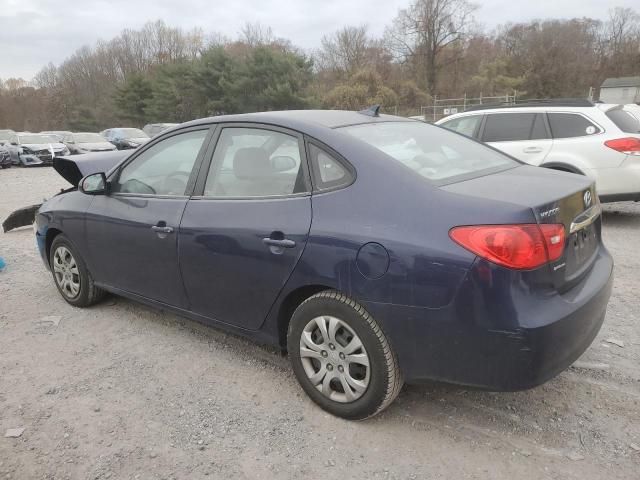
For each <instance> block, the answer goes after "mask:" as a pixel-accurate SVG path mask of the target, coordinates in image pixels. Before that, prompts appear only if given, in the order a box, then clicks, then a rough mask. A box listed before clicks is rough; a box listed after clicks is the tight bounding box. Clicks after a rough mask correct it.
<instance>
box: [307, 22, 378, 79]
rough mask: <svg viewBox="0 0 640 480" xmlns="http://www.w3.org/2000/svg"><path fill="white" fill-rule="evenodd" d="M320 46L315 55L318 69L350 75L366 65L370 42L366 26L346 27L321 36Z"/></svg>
mask: <svg viewBox="0 0 640 480" xmlns="http://www.w3.org/2000/svg"><path fill="white" fill-rule="evenodd" d="M321 44H322V47H321V48H320V50H319V51H318V52H317V54H316V59H317V62H318V67H319V68H320V69H322V70H332V71H336V72H345V73H347V74H349V75H350V74H352V73H354V72H355V71H357V70H360V69H362V68H363V67H365V65H366V64H367V62H368V60H369V53H370V48H371V46H372V40H371V39H370V38H369V36H368V35H367V26H366V25H361V26H359V27H353V26H347V27H342V28H341V29H340V30H337V31H336V32H334V33H333V34H331V35H325V36H323V37H322V40H321Z"/></svg>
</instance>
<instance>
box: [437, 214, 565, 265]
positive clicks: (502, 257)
mask: <svg viewBox="0 0 640 480" xmlns="http://www.w3.org/2000/svg"><path fill="white" fill-rule="evenodd" d="M449 236H450V237H451V238H452V239H453V241H455V242H456V243H458V244H459V245H461V246H462V247H464V248H466V249H467V250H469V251H471V252H473V253H475V254H476V255H478V256H479V257H482V258H484V259H486V260H489V261H490V262H493V263H497V264H498V265H502V266H503V267H507V268H513V269H516V270H531V269H534V268H537V267H539V266H540V265H544V264H545V263H547V262H553V261H555V260H558V259H559V258H560V257H561V256H562V253H563V252H564V244H565V233H564V225H562V224H542V225H538V224H536V223H532V224H521V225H473V226H465V227H455V228H452V229H451V230H450V231H449Z"/></svg>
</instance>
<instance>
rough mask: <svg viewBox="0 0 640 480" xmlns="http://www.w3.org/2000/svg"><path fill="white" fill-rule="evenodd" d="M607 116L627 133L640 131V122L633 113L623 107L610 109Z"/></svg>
mask: <svg viewBox="0 0 640 480" xmlns="http://www.w3.org/2000/svg"><path fill="white" fill-rule="evenodd" d="M607 117H609V120H611V121H612V122H613V123H615V124H616V126H617V127H618V128H619V129H620V130H622V131H623V132H625V133H640V122H639V121H638V119H637V118H636V117H634V116H633V115H632V114H631V113H629V112H625V111H624V110H622V109H621V108H616V109H614V110H609V111H608V112H607Z"/></svg>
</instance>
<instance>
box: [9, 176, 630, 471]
mask: <svg viewBox="0 0 640 480" xmlns="http://www.w3.org/2000/svg"><path fill="white" fill-rule="evenodd" d="M61 187H65V181H64V180H63V179H62V178H60V177H58V176H57V174H56V173H55V172H54V171H53V170H52V169H48V168H42V169H31V170H28V169H15V168H14V169H9V170H3V171H0V219H4V218H5V217H6V216H7V215H8V214H9V213H10V212H11V211H13V210H14V209H16V208H19V207H22V206H26V205H29V204H31V203H36V202H38V201H40V200H41V199H42V197H44V196H51V195H52V194H53V193H55V192H56V191H57V190H58V189H59V188H61ZM604 225H605V227H604V236H605V241H606V243H607V245H608V247H609V248H610V250H611V251H612V253H613V255H614V257H615V259H616V261H617V265H616V281H615V287H614V291H613V296H612V298H611V303H610V304H609V311H608V314H607V318H606V322H605V324H604V327H603V329H602V331H601V333H600V335H599V336H598V338H597V339H596V341H595V342H594V343H593V345H592V346H591V348H589V350H588V351H587V352H586V353H585V354H584V355H583V357H582V358H581V359H580V360H579V362H578V363H576V365H574V366H573V367H571V368H570V369H569V370H568V371H566V372H564V373H562V374H561V375H559V376H558V377H557V378H555V379H554V380H552V381H550V382H549V383H547V384H546V385H544V386H542V387H539V388H536V389H534V390H530V391H527V392H520V393H507V394H505V393H499V394H496V393H488V392H479V391H471V390H466V389H463V388H460V387H454V386H447V385H440V384H430V385H423V386H410V387H405V388H404V389H403V391H402V393H401V394H400V396H399V397H398V399H397V400H396V402H395V403H394V404H393V405H392V406H391V407H390V408H389V409H388V410H387V411H386V412H385V413H383V414H382V415H379V416H378V417H376V418H374V419H372V420H369V421H365V422H358V423H353V422H347V421H343V420H340V419H337V418H334V417H331V416H330V415H328V414H325V413H324V412H323V411H322V410H320V409H319V408H317V407H316V406H315V405H314V404H312V402H311V401H310V400H308V399H307V398H306V396H305V395H304V394H303V392H302V390H301V389H300V388H299V387H298V385H297V383H296V381H295V379H294V378H293V374H292V372H291V370H290V368H289V364H288V362H287V359H286V358H283V357H281V356H280V355H279V354H278V353H277V352H275V351H272V350H267V349H265V348H263V347H259V346H256V345H254V344H252V343H250V342H247V341H245V340H243V339H239V338H237V337H234V336H232V335H228V334H226V333H223V332H221V331H218V330H215V329H211V328H208V327H204V326H201V325H199V324H196V323H194V322H191V321H189V320H185V319H183V318H181V317H178V316H176V315H173V314H168V313H163V312H159V311H155V310H152V309H149V308H147V307H144V306H141V305H138V304H136V303H133V302H131V301H129V300H125V299H123V298H117V297H109V298H107V299H106V300H105V301H104V302H103V303H101V304H99V305H97V306H95V307H93V308H90V309H87V310H81V309H76V308H73V307H71V306H69V305H67V304H66V303H65V302H64V301H63V300H62V298H61V297H60V296H59V294H58V292H57V291H56V289H55V287H54V284H53V281H52V279H51V277H50V274H49V273H48V272H47V271H46V270H45V267H44V266H43V265H42V262H41V260H40V257H39V255H38V253H37V249H36V246H35V244H34V238H33V233H32V231H31V229H30V228H22V229H19V230H16V231H13V232H9V233H6V234H0V257H3V258H4V259H5V261H6V263H7V266H6V268H5V269H4V271H2V272H0V479H31V478H48V479H49V478H50V479H53V478H56V479H65V478H70V479H71V478H73V479H76V478H78V479H84V478H87V479H107V478H113V479H116V478H117V479H128V478H141V479H145V478H153V479H155V478H166V479H173V478H175V479H183V478H189V479H196V478H205V477H206V478H225V479H227V478H229V479H231V478H233V479H236V478H238V479H242V478H325V479H332V478H340V479H345V478H363V479H378V478H379V479H422V478H424V479H439V478H443V479H463V478H494V479H497V478H517V479H519V480H522V479H525V480H526V479H574V478H575V479H585V478H593V479H602V478H616V479H617V478H620V479H637V478H638V469H639V467H640V370H639V368H638V366H639V365H640V324H639V323H638V322H639V320H638V313H639V312H640V297H639V296H638V294H637V289H638V288H640V275H639V273H638V272H640V251H639V250H638V245H640V228H639V227H640V205H633V204H613V205H608V206H606V207H605V213H604ZM607 340H618V341H621V342H622V343H621V345H620V346H618V345H615V344H614V343H610V342H608V341H607ZM11 428H24V432H23V433H22V435H21V436H20V437H18V438H5V437H4V433H5V431H6V430H7V429H11Z"/></svg>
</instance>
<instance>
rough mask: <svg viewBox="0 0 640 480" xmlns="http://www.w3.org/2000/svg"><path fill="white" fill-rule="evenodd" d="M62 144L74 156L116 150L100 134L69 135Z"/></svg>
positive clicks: (82, 133)
mask: <svg viewBox="0 0 640 480" xmlns="http://www.w3.org/2000/svg"><path fill="white" fill-rule="evenodd" d="M62 142H63V143H64V144H65V145H66V146H67V148H68V149H69V151H70V152H71V153H72V154H76V153H89V152H110V151H113V150H116V146H115V145H114V144H113V143H111V142H108V141H107V139H106V138H104V137H103V136H102V135H100V134H99V133H89V132H80V133H69V134H67V135H65V136H64V137H63V138H62Z"/></svg>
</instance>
